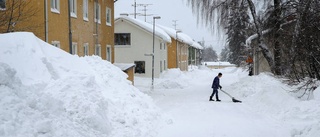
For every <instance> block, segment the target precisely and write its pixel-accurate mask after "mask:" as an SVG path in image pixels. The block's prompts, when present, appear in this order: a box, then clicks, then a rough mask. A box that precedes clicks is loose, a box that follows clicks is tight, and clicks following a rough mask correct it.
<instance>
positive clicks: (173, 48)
mask: <svg viewBox="0 0 320 137" xmlns="http://www.w3.org/2000/svg"><path fill="white" fill-rule="evenodd" d="M171 41H172V43H171V44H170V45H169V46H168V68H169V69H172V68H178V67H177V44H176V40H175V39H174V38H171Z"/></svg>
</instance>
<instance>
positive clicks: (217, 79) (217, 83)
mask: <svg viewBox="0 0 320 137" xmlns="http://www.w3.org/2000/svg"><path fill="white" fill-rule="evenodd" d="M221 77H222V73H219V74H218V76H216V77H215V78H214V79H213V82H212V86H211V88H213V92H212V94H211V96H210V99H209V101H214V100H213V99H212V97H213V96H214V94H216V100H217V101H221V100H220V99H219V96H218V88H220V89H221V88H222V86H221V85H220V78H221Z"/></svg>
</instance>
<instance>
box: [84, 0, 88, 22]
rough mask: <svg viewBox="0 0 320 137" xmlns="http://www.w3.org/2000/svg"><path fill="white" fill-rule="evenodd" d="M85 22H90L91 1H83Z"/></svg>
mask: <svg viewBox="0 0 320 137" xmlns="http://www.w3.org/2000/svg"><path fill="white" fill-rule="evenodd" d="M83 20H85V21H89V0H83Z"/></svg>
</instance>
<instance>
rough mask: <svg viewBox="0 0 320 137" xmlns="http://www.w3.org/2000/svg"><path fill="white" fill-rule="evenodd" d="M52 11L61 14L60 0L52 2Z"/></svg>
mask: <svg viewBox="0 0 320 137" xmlns="http://www.w3.org/2000/svg"><path fill="white" fill-rule="evenodd" d="M51 11H52V12H55V13H60V0H51Z"/></svg>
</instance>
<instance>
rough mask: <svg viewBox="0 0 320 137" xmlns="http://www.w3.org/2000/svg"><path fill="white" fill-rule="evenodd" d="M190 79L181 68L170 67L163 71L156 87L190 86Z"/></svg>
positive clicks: (180, 87) (174, 87)
mask: <svg viewBox="0 0 320 137" xmlns="http://www.w3.org/2000/svg"><path fill="white" fill-rule="evenodd" d="M187 81H190V80H189V78H188V77H187V76H186V75H185V73H184V72H182V71H180V69H168V70H166V71H164V72H163V73H161V75H160V79H158V80H157V83H156V84H155V87H156V88H157V89H177V88H178V89H183V88H186V87H188V85H189V83H188V82H187Z"/></svg>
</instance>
